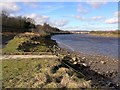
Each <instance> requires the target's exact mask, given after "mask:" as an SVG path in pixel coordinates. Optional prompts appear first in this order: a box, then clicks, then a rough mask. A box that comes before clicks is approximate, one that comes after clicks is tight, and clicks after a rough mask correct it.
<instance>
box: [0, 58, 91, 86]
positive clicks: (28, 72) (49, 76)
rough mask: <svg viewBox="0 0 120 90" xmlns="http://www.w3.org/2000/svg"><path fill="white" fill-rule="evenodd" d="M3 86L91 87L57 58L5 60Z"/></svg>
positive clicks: (88, 82)
mask: <svg viewBox="0 0 120 90" xmlns="http://www.w3.org/2000/svg"><path fill="white" fill-rule="evenodd" d="M2 68H3V88H26V87H27V88H63V87H65V88H90V87H91V82H90V80H85V79H84V78H83V77H81V76H80V75H79V76H78V75H77V74H76V73H74V72H73V71H71V70H70V69H68V68H67V67H65V66H64V65H62V64H61V63H60V62H59V61H57V60H56V59H52V60H49V59H17V60H3V65H2Z"/></svg>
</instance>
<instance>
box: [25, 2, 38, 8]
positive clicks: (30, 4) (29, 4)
mask: <svg viewBox="0 0 120 90" xmlns="http://www.w3.org/2000/svg"><path fill="white" fill-rule="evenodd" d="M24 4H25V5H28V6H30V7H32V8H37V7H38V6H39V5H38V4H37V3H36V2H24Z"/></svg>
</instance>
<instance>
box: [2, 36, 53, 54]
mask: <svg viewBox="0 0 120 90" xmlns="http://www.w3.org/2000/svg"><path fill="white" fill-rule="evenodd" d="M50 45H53V43H52V40H46V39H45V37H40V36H32V37H31V36H23V35H17V36H15V37H14V38H13V39H12V40H10V41H9V42H8V44H7V45H6V46H5V47H4V48H3V53H4V54H15V53H20V52H21V53H22V52H49V51H51V48H49V46H50Z"/></svg>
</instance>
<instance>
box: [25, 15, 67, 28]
mask: <svg viewBox="0 0 120 90" xmlns="http://www.w3.org/2000/svg"><path fill="white" fill-rule="evenodd" d="M24 16H26V17H28V18H32V19H34V20H35V23H36V24H40V25H43V24H44V23H48V24H50V25H51V26H55V27H63V26H65V25H66V24H67V23H68V20H65V19H59V20H51V19H50V17H49V16H45V15H39V14H36V13H32V14H29V15H24Z"/></svg>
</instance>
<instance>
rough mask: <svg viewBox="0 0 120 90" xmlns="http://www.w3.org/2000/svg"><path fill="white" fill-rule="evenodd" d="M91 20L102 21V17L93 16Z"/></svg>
mask: <svg viewBox="0 0 120 90" xmlns="http://www.w3.org/2000/svg"><path fill="white" fill-rule="evenodd" d="M91 19H92V20H102V19H104V18H103V17H102V16H94V17H92V18H91Z"/></svg>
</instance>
